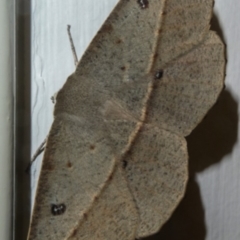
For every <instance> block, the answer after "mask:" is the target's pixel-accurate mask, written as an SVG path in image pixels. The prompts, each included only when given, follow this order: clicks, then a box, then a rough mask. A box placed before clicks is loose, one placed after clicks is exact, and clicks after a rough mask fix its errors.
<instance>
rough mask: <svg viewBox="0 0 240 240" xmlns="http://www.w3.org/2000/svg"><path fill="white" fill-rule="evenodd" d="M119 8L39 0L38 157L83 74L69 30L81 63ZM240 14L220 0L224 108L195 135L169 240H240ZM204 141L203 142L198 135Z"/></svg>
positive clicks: (35, 24) (35, 17) (35, 71)
mask: <svg viewBox="0 0 240 240" xmlns="http://www.w3.org/2000/svg"><path fill="white" fill-rule="evenodd" d="M116 2H117V0H101V1H96V0H69V1H65V0H58V1H55V0H41V1H37V0H32V152H34V151H35V150H36V148H37V147H38V146H39V144H40V143H41V141H43V139H44V138H45V136H46V135H47V133H48V131H49V128H50V125H51V122H52V119H53V118H52V110H53V104H52V103H51V101H50V97H51V96H52V95H53V94H54V93H55V92H57V91H58V90H59V89H60V88H61V86H62V85H63V83H64V82H65V80H66V78H67V76H68V75H70V74H71V73H72V72H73V71H74V68H75V67H74V62H73V57H72V53H71V49H70V46H69V41H68V36H67V32H66V26H67V24H70V25H71V26H72V35H73V38H74V42H75V46H76V50H77V53H78V58H80V57H81V55H82V54H83V52H84V50H85V49H86V47H87V46H88V44H89V42H90V40H91V39H92V38H93V36H94V34H95V33H96V31H97V30H98V29H99V27H100V25H101V24H102V23H103V21H104V19H105V18H106V17H107V16H108V14H109V12H110V11H111V9H112V8H113V7H114V5H115V3H116ZM239 9H240V1H239V0H228V1H226V0H215V8H214V12H215V15H216V16H217V19H218V21H219V24H220V28H221V30H222V32H223V37H224V40H225V43H226V45H227V59H228V64H227V72H226V73H227V77H226V86H227V88H226V91H225V92H224V93H223V95H222V97H221V99H220V101H219V102H220V103H219V105H218V106H216V107H215V108H214V109H213V111H211V112H210V113H209V118H207V120H206V121H205V122H203V124H202V125H201V126H200V128H198V129H200V130H198V129H197V130H196V131H195V132H194V134H193V135H192V136H190V137H189V139H190V140H189V141H190V144H189V147H190V153H191V151H193V152H194V153H193V154H192V155H191V154H190V155H191V156H193V157H191V159H190V175H191V178H190V184H189V189H188V190H187V195H186V199H184V201H183V202H182V204H180V207H179V209H177V211H176V214H174V216H173V218H172V219H171V220H170V223H169V224H168V226H167V227H166V228H165V229H168V228H169V229H175V228H176V229H178V231H179V232H178V233H179V235H178V236H175V235H177V234H175V235H174V233H173V232H174V231H170V230H166V231H165V232H164V234H165V235H164V236H166V238H165V239H168V240H172V239H178V240H179V239H180V240H188V239H190V237H192V239H194V240H197V239H200V240H203V239H204V240H205V239H206V240H237V239H240V227H239V224H240V160H239V156H240V144H239V142H237V138H238V136H239V130H238V123H239V121H238V115H239V106H238V104H239V99H240V81H239V80H240V56H239V54H240V14H239ZM199 21H200V20H199ZM208 119H209V120H208ZM211 124H212V125H211ZM206 125H208V128H209V131H208V130H206V129H208V128H206ZM201 128H203V130H201ZM204 134H205V135H204ZM198 135H199V136H200V137H199V138H198V137H195V136H198ZM203 135H204V136H203ZM204 137H205V138H206V140H204V141H202V142H203V145H201V143H202V142H200V144H199V143H197V147H199V148H200V147H201V146H202V148H200V150H199V149H198V151H199V153H198V152H197V151H195V150H194V147H193V148H191V143H192V144H194V142H198V141H196V140H194V139H195V138H197V139H201V138H203V139H204ZM204 143H205V145H204ZM195 147H196V144H195ZM191 149H193V150H191ZM194 154H195V155H196V157H194V156H195V155H194ZM194 158H196V159H194ZM198 161H199V162H198ZM39 167H40V159H38V161H37V162H36V163H35V164H34V165H33V169H32V173H33V182H32V189H33V193H34V191H35V186H36V183H37V182H36V179H37V177H38V170H37V169H39ZM195 180H196V181H195ZM199 191H200V192H199ZM190 195H191V197H193V199H194V197H195V198H196V199H195V200H187V199H191V198H189V196H190ZM33 196H34V195H33ZM180 213H181V217H180V218H179V216H178V215H179V214H180ZM194 217H195V218H196V224H195V226H193V229H198V230H196V233H190V227H191V228H192V225H191V224H194V221H192V218H194ZM179 219H181V221H180V220H179ZM176 225H177V226H176ZM185 225H186V226H185ZM171 226H172V227H171ZM198 231H199V233H197V232H198ZM176 232H177V230H176ZM188 232H189V233H188ZM169 234H170V235H169ZM191 234H192V235H191ZM194 234H196V236H195V235H194ZM180 236H187V237H185V238H184V237H182V238H181V237H180ZM193 236H194V237H193ZM152 239H155V238H152ZM156 239H158V238H156Z"/></svg>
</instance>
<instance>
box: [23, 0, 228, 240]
mask: <svg viewBox="0 0 240 240" xmlns="http://www.w3.org/2000/svg"><path fill="white" fill-rule="evenodd" d="M212 8H213V0H197V1H196V0H119V2H118V4H117V5H116V7H115V8H114V10H113V11H112V13H111V14H110V16H109V17H108V19H107V20H106V21H105V23H104V24H103V25H102V27H101V29H100V30H99V31H98V33H97V34H96V36H95V37H94V39H93V40H92V42H91V44H90V45H89V47H88V48H87V50H86V52H85V53H84V55H83V57H82V58H81V60H80V61H79V63H78V66H77V68H76V71H75V72H74V73H73V74H72V75H71V76H69V78H68V79H67V81H66V83H65V84H64V86H63V87H62V89H60V91H59V92H58V94H57V97H56V105H55V109H54V122H53V124H52V127H51V130H50V133H49V136H48V139H47V144H46V149H45V152H44V159H43V164H42V169H41V173H40V179H39V183H38V188H37V195H36V199H35V205H34V210H33V214H32V219H31V225H30V230H29V234H28V239H29V240H42V239H44V240H55V239H56V240H66V239H67V240H73V239H74V240H75V239H81V240H82V239H84V240H85V239H88V240H89V239H93V240H94V239H96V240H97V239H98V240H105V239H111V240H114V239H121V240H133V239H140V238H143V237H146V236H149V235H152V234H154V233H156V232H157V231H159V229H160V228H161V226H162V225H163V224H164V223H165V222H166V221H167V220H168V219H169V217H170V216H171V214H172V212H173V211H174V209H175V208H176V206H177V205H178V203H179V202H180V200H181V199H182V197H183V195H184V192H185V187H186V182H187V178H188V153H187V145H186V140H185V136H187V135H189V134H190V133H191V131H192V130H193V129H194V128H195V127H196V125H197V124H198V123H199V122H200V121H201V120H202V119H203V117H204V116H205V115H206V113H207V112H208V110H209V109H210V108H211V107H212V106H213V104H214V103H215V102H216V99H217V98H218V96H219V93H220V92H221V90H222V88H223V84H224V70H225V58H224V45H223V43H222V41H221V40H220V38H219V37H218V36H217V34H216V33H215V32H213V31H211V30H209V29H210V19H211V17H212Z"/></svg>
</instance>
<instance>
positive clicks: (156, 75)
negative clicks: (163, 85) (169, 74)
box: [155, 69, 163, 79]
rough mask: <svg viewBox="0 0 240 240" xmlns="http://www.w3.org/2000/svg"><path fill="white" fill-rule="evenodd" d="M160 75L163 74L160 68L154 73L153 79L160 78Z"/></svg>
mask: <svg viewBox="0 0 240 240" xmlns="http://www.w3.org/2000/svg"><path fill="white" fill-rule="evenodd" d="M162 76H163V70H162V69H160V70H158V71H157V72H156V74H155V79H161V78H162Z"/></svg>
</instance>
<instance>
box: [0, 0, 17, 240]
mask: <svg viewBox="0 0 240 240" xmlns="http://www.w3.org/2000/svg"><path fill="white" fill-rule="evenodd" d="M13 20H14V10H13V0H0V204H1V207H0V239H4V240H10V237H11V216H12V207H11V203H12V156H13V155H12V147H13V144H12V143H13V139H12V132H13V121H12V112H13V101H12V99H13V76H14V74H13V71H14V68H13V62H14V61H13V60H14V57H13V54H14V53H13V42H14V41H13V38H14V30H13Z"/></svg>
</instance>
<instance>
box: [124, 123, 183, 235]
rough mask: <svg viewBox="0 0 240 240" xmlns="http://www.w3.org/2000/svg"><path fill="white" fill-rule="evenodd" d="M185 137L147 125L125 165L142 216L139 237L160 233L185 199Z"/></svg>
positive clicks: (134, 144)
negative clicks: (161, 228) (180, 202)
mask: <svg viewBox="0 0 240 240" xmlns="http://www.w3.org/2000/svg"><path fill="white" fill-rule="evenodd" d="M187 161H188V154H187V146H186V141H185V139H184V138H183V137H179V136H177V135H176V134H173V133H171V132H169V131H165V130H162V129H159V128H158V127H154V126H150V125H145V126H144V127H143V128H142V129H141V131H140V133H139V135H138V136H137V138H136V139H135V142H134V143H133V145H132V148H131V150H130V151H129V152H128V153H127V155H126V158H125V159H124V161H123V167H124V165H125V167H124V169H125V173H126V177H127V180H128V185H129V188H130V190H131V192H132V194H133V196H134V199H135V202H136V205H137V208H138V210H139V214H140V223H139V226H138V231H137V234H136V237H138V238H141V237H146V236H148V235H151V234H153V233H155V232H157V231H158V230H159V229H160V227H161V226H162V225H163V224H164V223H165V222H166V220H168V218H169V217H170V215H171V214H172V212H173V210H174V209H175V207H176V206H177V204H178V203H179V201H180V200H181V199H182V197H183V194H184V192H185V185H186V182H187V178H188V169H187V166H188V164H187Z"/></svg>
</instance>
